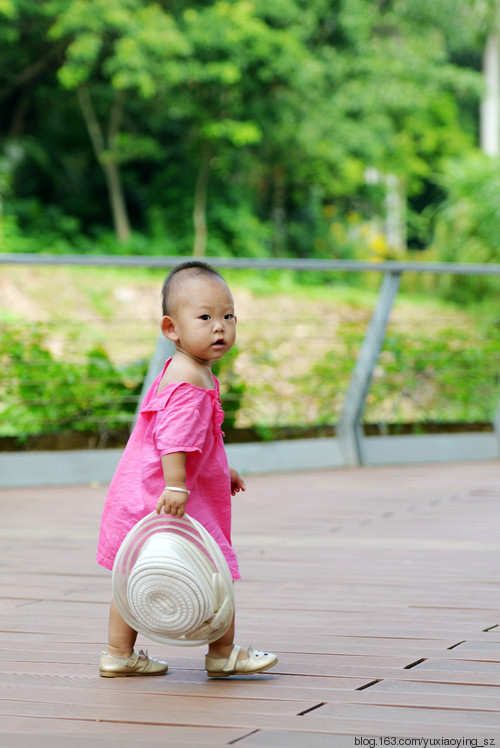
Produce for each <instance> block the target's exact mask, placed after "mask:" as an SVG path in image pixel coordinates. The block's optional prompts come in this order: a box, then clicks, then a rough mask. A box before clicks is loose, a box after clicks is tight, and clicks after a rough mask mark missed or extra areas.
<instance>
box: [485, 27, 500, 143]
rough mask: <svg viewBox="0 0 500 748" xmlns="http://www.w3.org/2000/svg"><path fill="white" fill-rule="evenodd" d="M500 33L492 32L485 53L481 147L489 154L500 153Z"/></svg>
mask: <svg viewBox="0 0 500 748" xmlns="http://www.w3.org/2000/svg"><path fill="white" fill-rule="evenodd" d="M499 46H500V44H499V35H498V34H496V33H493V34H490V35H489V37H488V39H487V40H486V46H485V48H484V54H483V75H484V84H485V85H484V89H485V93H484V95H483V100H482V102H481V148H482V150H483V151H484V152H485V153H486V154H487V155H488V156H498V155H499V154H500V49H499Z"/></svg>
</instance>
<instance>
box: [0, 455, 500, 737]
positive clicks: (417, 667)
mask: <svg viewBox="0 0 500 748" xmlns="http://www.w3.org/2000/svg"><path fill="white" fill-rule="evenodd" d="M105 491H106V487H105V486H99V485H96V486H78V487H70V488H65V487H60V486H59V487H56V488H35V489H32V488H27V489H10V490H3V491H0V507H1V516H2V522H1V527H0V535H1V538H2V544H1V550H0V561H1V572H0V575H1V576H0V579H1V587H0V597H1V599H2V605H1V609H2V614H1V620H0V624H1V625H0V642H1V644H0V652H1V662H0V672H1V677H0V684H1V685H0V690H1V701H0V713H1V715H2V719H1V723H0V725H1V727H0V733H1V734H2V735H3V738H2V745H5V747H6V748H20V747H21V746H22V747H23V748H25V747H26V748H27V747H28V746H30V747H31V746H33V748H34V747H35V746H36V748H44V747H45V746H47V747H48V746H50V747H51V748H52V747H55V748H58V747H59V746H61V747H62V746H64V747H65V748H66V746H75V748H78V747H79V746H97V748H100V747H101V746H108V745H109V746H111V745H118V744H119V745H120V746H124V747H125V748H127V747H129V746H130V747H131V746H141V748H149V747H150V746H162V748H164V746H166V745H168V746H174V748H176V747H177V746H183V747H184V746H187V747H189V746H199V745H203V746H224V745H233V744H237V745H238V746H241V748H256V747H257V746H273V747H274V748H277V747H280V746H283V748H284V747H285V746H286V748H293V747H294V746H300V747H301V748H323V746H324V747H325V748H337V746H338V747H339V748H340V747H341V748H351V747H352V748H354V745H361V744H363V745H365V746H366V745H369V742H368V736H385V737H387V736H394V737H399V738H418V737H429V738H443V737H448V738H449V737H456V738H459V737H460V738H465V737H468V738H470V742H469V743H468V745H473V740H472V739H474V738H475V739H477V745H478V746H480V745H482V744H485V743H484V742H482V741H485V740H490V741H491V740H493V739H496V740H497V743H496V744H497V745H499V744H500V741H499V737H500V464H499V463H498V462H483V463H461V464H448V465H446V464H445V465H428V466H418V467H415V466H412V467H388V468H385V467H379V468H361V469H340V470H331V471H320V472H310V473H305V472H304V473H295V474H285V475H266V476H251V477H249V478H248V479H247V492H246V494H244V495H242V496H241V495H240V496H238V497H236V498H235V499H234V523H233V542H234V545H235V547H236V550H237V552H238V556H239V560H240V566H241V570H242V576H243V580H242V581H241V582H238V583H237V588H236V600H237V640H238V642H239V643H240V644H242V645H247V644H253V645H254V646H256V647H258V648H269V649H270V650H272V651H276V652H277V653H278V654H279V657H280V661H279V664H278V665H277V666H276V668H275V669H274V670H272V671H270V672H269V673H265V674H262V675H261V676H256V677H254V678H253V679H247V680H245V679H229V680H227V681H211V680H208V679H207V678H206V676H205V672H204V670H203V655H204V652H203V651H202V650H201V649H200V648H194V649H191V648H188V649H185V648H174V647H162V646H161V645H157V644H151V643H149V642H146V641H144V640H142V641H140V642H139V646H145V647H148V648H150V649H151V651H152V654H153V655H154V656H158V657H161V658H164V659H167V660H168V662H169V666H170V671H169V673H168V675H166V676H165V677H160V678H123V679H121V678H120V679H104V678H99V676H98V671H97V661H98V657H99V653H100V651H101V649H102V648H103V645H104V643H105V640H106V635H107V634H106V629H107V612H108V601H109V596H110V574H109V572H106V571H105V570H103V569H101V568H100V567H98V566H97V565H96V563H95V561H94V557H95V544H96V537H97V530H98V524H99V518H100V512H101V508H102V504H103V500H104V495H105ZM341 736H344V737H341ZM355 736H357V737H358V742H356V741H355ZM362 736H365V738H366V740H365V742H364V743H361V742H360V741H359V739H360V738H361V737H362ZM380 744H381V743H379V742H378V741H377V743H376V745H380ZM390 744H392V745H398V744H404V743H396V742H393V743H390ZM407 744H409V743H407ZM412 744H413V745H417V743H412ZM490 745H492V743H490Z"/></svg>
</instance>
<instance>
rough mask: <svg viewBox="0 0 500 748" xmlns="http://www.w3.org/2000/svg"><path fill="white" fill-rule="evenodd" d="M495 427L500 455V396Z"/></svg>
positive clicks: (494, 422) (494, 421) (499, 383)
mask: <svg viewBox="0 0 500 748" xmlns="http://www.w3.org/2000/svg"><path fill="white" fill-rule="evenodd" d="M498 393H499V396H500V378H499V380H498ZM493 428H494V430H495V436H496V438H497V445H498V456H499V457H500V397H499V401H498V407H497V412H496V413H495V417H494V419H493Z"/></svg>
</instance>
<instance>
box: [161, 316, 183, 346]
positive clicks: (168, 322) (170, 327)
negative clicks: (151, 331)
mask: <svg viewBox="0 0 500 748" xmlns="http://www.w3.org/2000/svg"><path fill="white" fill-rule="evenodd" d="M160 327H161V331H162V333H163V334H164V335H165V337H166V338H167V339H168V340H172V341H173V342H174V343H176V342H177V341H178V340H179V335H178V334H177V330H176V326H175V322H174V320H173V319H172V317H163V319H162V321H161V325H160Z"/></svg>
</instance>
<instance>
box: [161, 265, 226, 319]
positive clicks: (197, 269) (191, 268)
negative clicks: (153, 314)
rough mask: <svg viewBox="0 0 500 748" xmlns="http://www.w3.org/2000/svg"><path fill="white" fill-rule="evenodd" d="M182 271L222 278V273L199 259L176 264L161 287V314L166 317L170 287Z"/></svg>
mask: <svg viewBox="0 0 500 748" xmlns="http://www.w3.org/2000/svg"><path fill="white" fill-rule="evenodd" d="M184 271H187V272H188V274H189V275H188V277H190V278H193V277H196V276H199V275H206V276H211V277H213V278H220V279H221V280H224V278H223V277H222V275H221V274H220V273H218V272H217V270H214V268H213V267H212V266H211V265H209V264H208V263H207V262H201V260H188V261H187V262H183V263H182V264H181V265H177V267H175V268H174V269H173V270H171V271H170V273H169V274H168V275H167V277H166V278H165V282H164V283H163V286H162V289H161V300H162V312H163V316H164V317H166V316H167V315H169V314H170V311H169V297H170V296H171V294H172V289H173V287H174V286H175V285H176V281H177V280H180V275H179V274H180V273H183V272H184Z"/></svg>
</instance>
